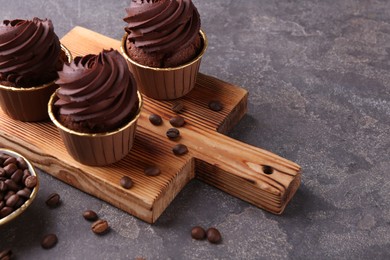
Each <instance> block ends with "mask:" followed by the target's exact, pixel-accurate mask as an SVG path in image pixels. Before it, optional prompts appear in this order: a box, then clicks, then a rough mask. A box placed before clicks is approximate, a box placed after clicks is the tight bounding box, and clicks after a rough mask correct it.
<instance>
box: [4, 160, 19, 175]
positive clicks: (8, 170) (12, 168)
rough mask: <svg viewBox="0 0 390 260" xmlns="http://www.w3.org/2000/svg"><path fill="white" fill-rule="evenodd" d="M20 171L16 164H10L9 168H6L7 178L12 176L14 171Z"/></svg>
mask: <svg viewBox="0 0 390 260" xmlns="http://www.w3.org/2000/svg"><path fill="white" fill-rule="evenodd" d="M17 169H18V166H16V164H14V163H11V164H8V165H7V166H4V170H5V172H6V174H7V176H11V175H12V174H13V173H14V171H16V170H17Z"/></svg>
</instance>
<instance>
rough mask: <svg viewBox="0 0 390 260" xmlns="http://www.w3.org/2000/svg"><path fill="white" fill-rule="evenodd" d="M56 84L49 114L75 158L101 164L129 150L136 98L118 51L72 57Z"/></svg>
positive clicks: (138, 99)
mask: <svg viewBox="0 0 390 260" xmlns="http://www.w3.org/2000/svg"><path fill="white" fill-rule="evenodd" d="M56 84H58V85H59V88H58V89H57V91H56V92H55V93H54V94H53V95H52V97H51V99H50V102H49V115H50V118H51V120H52V121H53V122H54V123H55V124H56V126H57V127H58V128H59V131H60V134H61V136H62V139H63V140H64V143H65V146H66V148H67V150H68V152H69V153H70V154H71V155H72V156H73V158H74V159H75V160H77V161H79V162H81V163H83V164H88V165H95V166H97V165H107V164H110V163H114V162H116V161H118V160H120V159H122V158H123V157H124V156H126V155H127V154H128V153H129V151H130V149H131V147H132V144H133V139H134V134H135V129H136V124H137V119H138V117H139V115H140V111H141V106H142V98H141V95H140V94H139V93H138V92H137V85H136V82H135V80H134V77H133V75H132V74H131V72H130V71H129V70H128V69H127V64H126V61H125V59H124V58H123V57H122V56H121V55H120V54H119V52H118V51H114V50H109V51H108V50H103V51H102V52H101V53H99V54H98V55H92V54H90V55H86V56H84V57H76V58H75V59H74V61H73V62H72V63H71V64H70V65H65V66H64V67H63V70H62V71H60V72H59V79H58V80H57V81H56Z"/></svg>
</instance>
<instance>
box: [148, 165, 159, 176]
mask: <svg viewBox="0 0 390 260" xmlns="http://www.w3.org/2000/svg"><path fill="white" fill-rule="evenodd" d="M144 173H145V175H147V176H158V175H160V173H161V170H160V169H159V168H157V167H155V166H148V167H146V168H145V169H144Z"/></svg>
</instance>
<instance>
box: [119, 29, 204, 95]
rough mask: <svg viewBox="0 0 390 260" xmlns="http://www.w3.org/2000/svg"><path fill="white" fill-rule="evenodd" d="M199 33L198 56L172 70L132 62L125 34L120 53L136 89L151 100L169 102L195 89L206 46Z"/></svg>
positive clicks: (202, 33) (201, 33) (201, 32)
mask: <svg viewBox="0 0 390 260" xmlns="http://www.w3.org/2000/svg"><path fill="white" fill-rule="evenodd" d="M199 33H200V35H201V38H202V42H203V47H202V50H201V52H200V53H199V55H198V56H196V58H194V59H193V60H192V61H190V62H188V63H185V64H183V65H181V66H177V67H172V68H154V67H149V66H145V65H142V64H139V63H137V62H135V61H134V60H132V59H131V58H130V57H129V55H127V51H126V49H127V48H126V41H127V36H128V34H127V33H125V35H124V36H123V38H122V42H121V52H122V55H123V56H124V57H125V58H126V61H127V64H128V65H129V69H130V71H131V72H132V73H133V74H134V77H135V79H136V81H137V86H138V89H139V90H140V91H141V92H142V94H144V95H146V96H148V97H150V98H153V99H158V100H171V99H177V98H180V97H183V96H184V95H186V94H187V93H189V92H190V91H191V90H192V89H193V88H194V87H195V82H196V77H197V75H198V71H199V67H200V63H201V60H202V57H203V54H204V53H205V51H206V49H207V46H208V41H207V37H206V34H205V33H204V32H203V31H202V30H200V32H199Z"/></svg>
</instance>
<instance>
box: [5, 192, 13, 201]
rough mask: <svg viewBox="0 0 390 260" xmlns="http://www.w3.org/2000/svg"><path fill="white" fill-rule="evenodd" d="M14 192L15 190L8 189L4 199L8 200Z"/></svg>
mask: <svg viewBox="0 0 390 260" xmlns="http://www.w3.org/2000/svg"><path fill="white" fill-rule="evenodd" d="M14 194H15V192H14V191H13V190H10V191H7V193H6V194H5V196H4V200H8V199H9V197H11V196H12V195H14Z"/></svg>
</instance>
